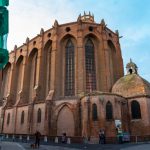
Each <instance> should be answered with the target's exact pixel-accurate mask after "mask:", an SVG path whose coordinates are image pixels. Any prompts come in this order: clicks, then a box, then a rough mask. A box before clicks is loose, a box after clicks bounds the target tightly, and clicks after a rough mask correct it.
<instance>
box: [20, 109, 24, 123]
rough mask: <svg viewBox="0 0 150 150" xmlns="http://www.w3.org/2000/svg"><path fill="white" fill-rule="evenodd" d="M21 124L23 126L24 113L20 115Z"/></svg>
mask: <svg viewBox="0 0 150 150" xmlns="http://www.w3.org/2000/svg"><path fill="white" fill-rule="evenodd" d="M20 123H21V124H24V111H22V113H21V120H20Z"/></svg>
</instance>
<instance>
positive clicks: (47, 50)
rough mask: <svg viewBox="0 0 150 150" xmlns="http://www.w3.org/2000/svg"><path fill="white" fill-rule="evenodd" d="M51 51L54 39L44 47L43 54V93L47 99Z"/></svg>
mask: <svg viewBox="0 0 150 150" xmlns="http://www.w3.org/2000/svg"><path fill="white" fill-rule="evenodd" d="M51 51H52V41H51V40H48V41H47V42H46V44H45V46H44V49H43V55H42V72H41V74H42V90H43V91H42V93H43V98H44V99H45V98H46V96H47V95H48V92H49V90H50V74H51Z"/></svg>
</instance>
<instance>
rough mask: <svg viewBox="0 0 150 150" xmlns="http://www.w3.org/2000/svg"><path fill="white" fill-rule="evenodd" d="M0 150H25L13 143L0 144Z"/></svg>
mask: <svg viewBox="0 0 150 150" xmlns="http://www.w3.org/2000/svg"><path fill="white" fill-rule="evenodd" d="M0 147H1V148H0V149H1V150H26V149H25V148H24V147H23V146H22V145H20V144H18V143H13V142H0Z"/></svg>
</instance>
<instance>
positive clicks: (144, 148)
mask: <svg viewBox="0 0 150 150" xmlns="http://www.w3.org/2000/svg"><path fill="white" fill-rule="evenodd" d="M121 150H150V144H142V145H137V146H132V147H127V148H122V149H121Z"/></svg>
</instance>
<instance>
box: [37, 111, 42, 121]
mask: <svg viewBox="0 0 150 150" xmlns="http://www.w3.org/2000/svg"><path fill="white" fill-rule="evenodd" d="M41 119H42V111H41V109H40V108H39V109H38V111H37V123H41Z"/></svg>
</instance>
